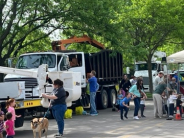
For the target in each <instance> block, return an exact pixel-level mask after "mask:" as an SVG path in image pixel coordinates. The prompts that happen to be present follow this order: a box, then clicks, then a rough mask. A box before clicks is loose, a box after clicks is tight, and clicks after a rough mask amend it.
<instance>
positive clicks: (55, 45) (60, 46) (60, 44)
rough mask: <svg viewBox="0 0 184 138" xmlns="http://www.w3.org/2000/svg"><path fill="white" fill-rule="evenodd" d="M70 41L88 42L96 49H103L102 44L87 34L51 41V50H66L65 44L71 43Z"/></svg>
mask: <svg viewBox="0 0 184 138" xmlns="http://www.w3.org/2000/svg"><path fill="white" fill-rule="evenodd" d="M71 43H88V44H91V45H92V46H94V47H96V48H98V49H105V47H104V45H103V44H101V43H99V42H97V41H96V40H92V39H91V38H90V37H88V36H87V35H83V36H82V37H75V36H74V37H72V38H69V39H66V40H59V41H53V42H52V50H54V51H56V50H66V48H65V45H66V44H71Z"/></svg>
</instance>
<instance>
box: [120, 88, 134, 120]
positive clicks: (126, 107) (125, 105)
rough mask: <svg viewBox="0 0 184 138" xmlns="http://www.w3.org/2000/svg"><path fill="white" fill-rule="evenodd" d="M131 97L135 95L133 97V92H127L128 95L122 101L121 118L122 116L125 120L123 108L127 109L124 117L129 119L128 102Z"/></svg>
mask: <svg viewBox="0 0 184 138" xmlns="http://www.w3.org/2000/svg"><path fill="white" fill-rule="evenodd" d="M131 99H134V97H133V98H131V93H129V92H127V95H126V97H125V98H124V99H122V100H121V101H120V110H121V112H120V118H121V120H123V110H125V114H124V117H125V118H126V119H128V117H127V114H128V110H129V106H128V103H129V102H130V100H131Z"/></svg>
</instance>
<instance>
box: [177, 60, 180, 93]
mask: <svg viewBox="0 0 184 138" xmlns="http://www.w3.org/2000/svg"><path fill="white" fill-rule="evenodd" d="M179 64H180V63H178V71H177V75H178V80H177V83H178V84H177V94H179V93H180V92H179V88H180V82H179Z"/></svg>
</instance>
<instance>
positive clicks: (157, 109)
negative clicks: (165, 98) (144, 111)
mask: <svg viewBox="0 0 184 138" xmlns="http://www.w3.org/2000/svg"><path fill="white" fill-rule="evenodd" d="M165 89H167V90H168V91H170V89H169V88H168V87H167V78H165V79H164V81H161V82H160V83H159V84H158V86H157V87H156V88H155V91H154V92H153V103H154V118H157V117H159V118H162V113H163V112H162V96H161V95H162V93H163V92H164V90H165Z"/></svg>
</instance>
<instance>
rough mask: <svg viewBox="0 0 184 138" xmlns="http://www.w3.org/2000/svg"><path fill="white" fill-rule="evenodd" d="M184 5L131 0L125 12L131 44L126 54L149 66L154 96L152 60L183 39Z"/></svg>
mask: <svg viewBox="0 0 184 138" xmlns="http://www.w3.org/2000/svg"><path fill="white" fill-rule="evenodd" d="M182 4H184V2H183V1H182V0H162V1H160V0H154V1H153V0H141V1H138V0H132V1H131V2H128V3H124V6H123V7H124V8H122V9H123V12H122V17H121V19H120V23H121V29H122V30H124V38H125V39H126V38H127V40H129V42H128V41H126V42H127V44H126V45H127V50H128V51H131V53H132V55H134V57H135V58H136V59H141V60H144V61H146V62H147V64H148V74H149V82H150V84H149V87H150V90H151V92H152V90H153V84H152V71H151V68H152V64H151V58H152V56H153V54H154V52H155V51H156V50H157V49H158V48H159V47H161V46H163V45H164V44H166V43H167V42H168V41H170V40H174V39H175V38H178V36H179V34H178V33H180V35H181V34H182V35H183V28H184V24H183V23H182V22H183V10H182ZM181 30H182V31H181ZM176 34H177V35H176ZM123 48H125V47H123Z"/></svg>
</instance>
